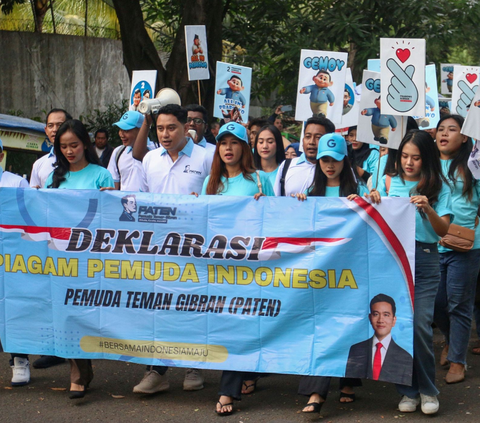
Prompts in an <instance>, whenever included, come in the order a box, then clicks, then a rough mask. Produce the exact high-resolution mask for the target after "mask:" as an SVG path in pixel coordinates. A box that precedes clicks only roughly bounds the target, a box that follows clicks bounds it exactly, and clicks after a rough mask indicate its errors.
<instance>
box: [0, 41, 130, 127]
mask: <svg viewBox="0 0 480 423" xmlns="http://www.w3.org/2000/svg"><path fill="white" fill-rule="evenodd" d="M122 60H123V56H122V44H121V41H117V40H108V39H103V38H90V37H74V36H70V35H54V34H35V33H31V32H11V31H0V113H6V112H7V111H8V110H21V111H22V112H23V113H24V114H25V116H26V117H34V116H39V117H41V118H44V117H45V112H48V111H49V110H50V109H52V108H54V107H60V108H63V109H65V110H67V111H68V112H69V113H70V114H71V115H72V116H73V117H74V118H78V117H79V116H80V115H81V114H86V113H88V111H89V110H93V109H101V110H102V109H103V108H104V107H106V105H108V104H110V103H120V101H121V100H122V99H123V98H128V95H129V91H130V81H129V78H128V74H127V71H126V70H125V67H124V66H123V63H122Z"/></svg>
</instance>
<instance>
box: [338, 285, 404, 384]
mask: <svg viewBox="0 0 480 423" xmlns="http://www.w3.org/2000/svg"><path fill="white" fill-rule="evenodd" d="M395 313H396V306H395V301H394V300H393V298H392V297H390V296H388V295H385V294H378V295H376V296H375V297H373V298H372V300H371V301H370V314H369V316H368V317H369V320H370V324H371V325H372V328H373V330H374V332H375V333H374V335H373V336H372V337H371V338H369V339H367V340H365V341H362V342H359V343H358V344H355V345H353V346H352V347H351V348H350V352H349V354H348V361H347V367H346V370H345V377H348V378H361V379H373V380H382V381H386V382H392V383H399V384H402V385H410V384H411V379H412V367H413V359H412V356H411V355H410V354H409V353H408V352H407V351H405V350H404V349H403V348H402V347H400V346H399V345H398V344H397V343H396V342H395V341H394V340H393V338H392V334H391V331H392V328H393V327H394V326H395V323H396V321H397V317H396V315H395Z"/></svg>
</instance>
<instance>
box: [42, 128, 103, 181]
mask: <svg viewBox="0 0 480 423" xmlns="http://www.w3.org/2000/svg"><path fill="white" fill-rule="evenodd" d="M66 132H72V133H73V134H75V136H76V137H77V138H78V139H79V140H80V141H81V142H82V144H83V145H84V147H85V159H86V160H87V162H88V163H93V164H99V162H98V156H97V153H96V151H95V148H94V146H93V144H92V141H91V140H90V136H89V135H88V131H87V128H85V125H84V124H83V123H82V122H80V121H79V120H77V119H70V120H66V121H65V122H63V123H62V125H61V126H60V128H58V131H57V133H56V134H55V142H54V143H53V149H54V151H55V156H56V158H57V161H56V162H55V170H54V171H53V176H52V184H51V185H49V187H48V188H58V187H59V186H60V184H61V183H62V182H63V181H65V180H66V179H67V178H66V175H67V173H68V172H69V171H70V163H69V161H68V160H67V158H66V157H65V156H64V155H63V153H62V150H61V149H60V138H61V136H62V135H63V134H65V133H66Z"/></svg>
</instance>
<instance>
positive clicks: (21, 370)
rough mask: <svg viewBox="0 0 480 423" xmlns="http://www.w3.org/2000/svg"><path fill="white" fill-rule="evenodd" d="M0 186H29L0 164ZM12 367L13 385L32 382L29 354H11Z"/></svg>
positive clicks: (0, 145)
mask: <svg viewBox="0 0 480 423" xmlns="http://www.w3.org/2000/svg"><path fill="white" fill-rule="evenodd" d="M4 157H5V153H4V152H3V143H2V140H0V163H1V162H2V161H3V158H4ZM0 188H29V186H28V182H27V180H26V179H23V178H22V177H21V176H18V175H15V174H14V173H10V172H5V171H4V170H3V169H2V167H1V166H0ZM10 355H11V358H10V367H11V368H12V372H13V375H12V380H11V384H12V386H23V385H27V384H28V383H30V362H29V360H28V355H27V354H16V353H12V354H10Z"/></svg>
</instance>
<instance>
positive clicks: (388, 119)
mask: <svg viewBox="0 0 480 423" xmlns="http://www.w3.org/2000/svg"><path fill="white" fill-rule="evenodd" d="M362 83H363V88H362V98H361V99H360V105H359V108H360V116H359V118H358V128H357V140H358V141H361V142H366V143H368V144H375V145H378V146H383V147H388V148H394V149H397V148H398V146H399V145H400V142H401V141H402V138H403V135H405V129H406V127H407V118H406V117H403V116H393V115H389V114H386V113H383V102H382V100H381V96H380V86H381V84H380V73H378V72H371V71H368V70H364V71H363V81H362Z"/></svg>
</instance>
